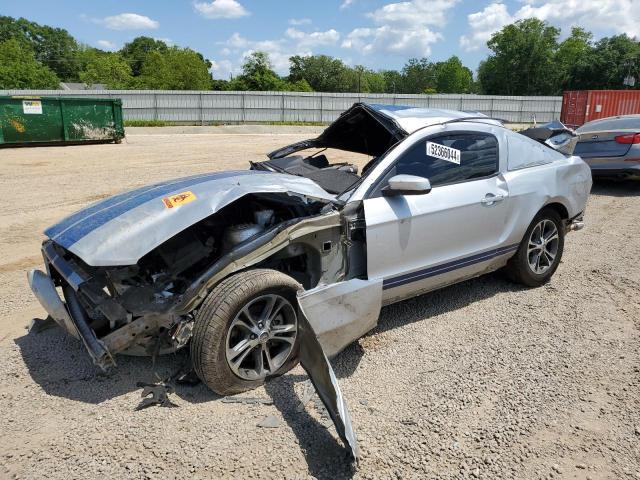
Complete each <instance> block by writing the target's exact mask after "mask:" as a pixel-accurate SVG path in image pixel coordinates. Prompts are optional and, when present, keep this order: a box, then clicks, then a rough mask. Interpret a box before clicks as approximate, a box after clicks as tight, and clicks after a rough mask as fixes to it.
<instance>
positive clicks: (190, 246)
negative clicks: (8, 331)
mask: <svg viewBox="0 0 640 480" xmlns="http://www.w3.org/2000/svg"><path fill="white" fill-rule="evenodd" d="M356 217H357V213H354V215H353V219H352V220H353V221H348V222H347V224H345V225H343V224H342V219H341V218H340V215H339V214H338V213H337V212H335V211H334V210H333V207H332V205H331V204H330V203H329V202H323V201H318V200H316V199H307V198H305V197H304V196H298V195H287V194H248V195H245V196H244V197H242V198H240V199H239V200H237V201H235V202H233V203H231V204H229V205H227V206H226V207H224V208H222V209H221V210H219V211H218V212H216V213H215V214H214V215H211V216H210V217H207V218H205V219H204V220H202V221H200V222H198V223H196V224H194V225H192V226H191V227H189V228H187V229H186V230H184V231H182V232H180V233H179V234H177V235H175V236H174V237H172V238H170V239H169V240H167V241H166V242H164V243H162V244H161V245H160V246H158V247H157V248H155V249H154V250H152V251H151V252H149V253H148V254H147V255H145V256H143V257H142V258H141V259H140V260H139V261H138V262H137V263H136V264H135V265H130V266H121V267H120V266H118V267H95V266H90V265H87V264H86V263H85V262H83V261H82V260H81V259H80V258H79V257H77V256H76V255H74V254H73V253H71V252H69V251H67V250H65V249H63V248H62V247H60V246H59V245H57V244H55V243H54V242H48V243H46V244H45V248H44V249H43V251H44V253H45V258H48V262H49V263H48V270H49V272H50V274H51V277H52V278H53V280H54V282H55V284H56V285H57V286H60V287H62V290H63V294H64V297H65V300H66V302H67V305H68V306H69V308H70V309H71V307H72V306H73V305H76V304H77V306H78V307H80V308H76V309H75V313H76V315H74V320H76V321H77V320H78V318H77V317H84V320H85V321H86V323H87V327H88V330H87V331H86V332H85V333H88V334H89V336H92V334H91V332H93V335H95V339H96V340H97V342H98V344H99V343H103V344H104V348H100V346H99V345H98V344H96V345H94V348H93V349H92V348H89V351H90V353H91V350H94V354H93V355H92V356H93V359H94V362H95V363H96V364H97V365H99V366H101V367H103V368H104V367H106V366H108V365H109V364H111V363H115V362H114V361H113V358H112V354H115V353H125V354H132V355H152V354H154V353H168V352H170V351H173V350H176V349H178V348H181V347H183V346H184V345H185V344H186V343H187V342H188V341H189V339H190V336H191V329H192V326H193V314H194V312H193V307H194V306H196V305H197V304H198V303H199V301H201V299H202V298H203V296H204V295H206V291H207V286H208V285H213V284H215V282H216V281H217V279H218V278H219V277H220V276H224V275H226V274H227V273H226V272H227V271H229V269H231V270H233V271H235V270H238V269H239V266H238V265H237V264H236V263H234V262H235V261H237V259H238V258H243V259H244V260H245V261H246V262H248V263H249V264H250V265H251V266H252V267H261V268H271V269H275V270H278V271H281V272H284V273H286V274H288V275H289V276H291V277H292V278H294V279H296V280H297V281H298V282H299V283H300V284H302V285H303V286H304V287H305V288H307V289H308V288H313V287H315V286H316V285H318V283H319V282H320V281H321V280H324V281H325V282H328V283H333V282H335V281H337V280H339V279H341V278H344V276H345V275H347V274H348V275H349V276H350V277H352V276H358V275H363V274H364V269H365V262H364V259H363V256H364V229H362V228H358V225H362V224H363V222H358V221H357V218H356ZM345 231H346V232H347V233H348V235H349V238H348V239H346V238H345V237H343V232H345ZM296 232H297V233H296ZM279 239H281V240H280V241H278V240H279ZM282 240H284V241H282ZM70 272H73V275H79V276H80V277H81V278H82V281H81V282H79V285H74V286H75V287H76V288H69V286H70V285H69V283H70V280H71V277H72V274H71V273H70ZM72 310H73V309H72ZM82 321H83V319H82V318H81V322H82ZM100 352H103V353H100ZM105 352H108V353H105Z"/></svg>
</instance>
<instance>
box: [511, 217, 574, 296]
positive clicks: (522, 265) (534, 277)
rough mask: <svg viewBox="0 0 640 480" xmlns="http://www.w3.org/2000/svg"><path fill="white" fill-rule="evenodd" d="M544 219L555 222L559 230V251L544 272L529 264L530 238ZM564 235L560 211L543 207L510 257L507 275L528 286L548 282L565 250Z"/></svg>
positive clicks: (537, 285)
mask: <svg viewBox="0 0 640 480" xmlns="http://www.w3.org/2000/svg"><path fill="white" fill-rule="evenodd" d="M544 220H548V221H551V222H553V223H554V224H555V226H556V229H557V231H558V242H557V253H556V255H555V258H554V259H553V262H551V265H550V268H548V269H547V270H546V271H544V272H543V273H536V272H535V271H534V270H533V269H532V267H531V266H530V265H529V254H528V247H529V239H530V238H531V234H532V232H533V230H534V229H535V228H536V226H537V225H539V224H540V222H542V221H544ZM564 235H565V231H564V222H563V221H562V218H561V217H560V215H559V214H558V212H556V211H555V210H553V209H551V208H544V209H542V210H541V211H540V212H538V214H537V215H536V216H535V217H534V219H533V220H532V221H531V224H530V225H529V228H527V232H526V233H525V234H524V237H523V239H522V241H521V242H520V246H519V247H518V251H517V252H516V254H515V255H514V256H513V257H512V258H511V259H509V262H508V263H507V266H506V267H505V273H506V274H507V276H508V277H509V278H510V279H511V280H512V281H514V282H516V283H520V284H522V285H526V286H527V287H539V286H541V285H544V284H545V283H547V282H548V281H549V279H550V278H551V277H552V276H553V274H554V273H555V271H556V270H557V268H558V265H560V260H561V259H562V252H563V250H564Z"/></svg>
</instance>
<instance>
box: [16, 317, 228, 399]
mask: <svg viewBox="0 0 640 480" xmlns="http://www.w3.org/2000/svg"><path fill="white" fill-rule="evenodd" d="M15 343H16V345H17V346H18V348H19V349H20V353H21V355H22V359H23V360H24V363H25V365H26V366H27V369H28V370H29V374H30V375H31V378H33V380H34V381H35V382H36V383H37V384H38V385H40V387H41V388H42V389H43V390H44V391H45V392H46V393H47V394H48V395H54V396H57V397H63V398H68V399H71V400H77V401H81V402H85V403H93V404H98V403H102V402H104V401H106V400H109V399H111V398H114V397H118V396H120V395H124V394H127V393H130V392H132V391H138V390H140V391H141V389H140V388H139V387H138V386H136V383H137V382H144V383H155V382H157V381H158V377H157V376H156V375H155V373H154V368H153V365H152V362H151V360H150V359H149V358H148V357H127V356H124V355H118V356H117V357H116V362H117V366H116V368H112V369H110V370H109V371H108V372H102V371H100V370H99V369H98V368H97V367H95V366H94V365H93V364H92V363H91V360H90V359H89V356H88V355H87V353H86V351H85V349H84V347H83V346H82V344H81V343H80V342H79V341H78V340H76V339H75V338H72V337H71V336H70V335H68V334H67V333H65V332H64V331H62V329H60V328H58V327H52V328H49V329H47V330H45V331H43V332H40V333H37V334H34V333H30V334H27V335H24V336H22V337H19V338H16V339H15ZM187 361H188V353H187V351H181V352H178V353H176V354H172V355H166V356H162V357H158V359H157V361H156V365H155V372H157V374H158V376H160V378H162V379H166V378H168V377H170V376H172V375H173V374H175V373H176V372H177V371H178V370H179V369H180V368H181V366H182V365H184V364H185V363H186V362H187ZM176 394H177V395H178V397H180V398H184V399H185V400H187V401H190V402H204V401H211V400H214V399H217V398H219V397H218V396H217V395H215V394H214V393H212V392H211V391H210V390H208V389H207V388H206V387H205V386H203V385H198V386H196V387H189V388H187V387H185V388H183V387H181V386H178V388H177V389H176ZM134 406H135V405H132V409H133V407H134Z"/></svg>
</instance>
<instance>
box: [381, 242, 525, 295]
mask: <svg viewBox="0 0 640 480" xmlns="http://www.w3.org/2000/svg"><path fill="white" fill-rule="evenodd" d="M518 246H519V244H514V245H508V246H506V247H501V248H496V249H494V250H489V251H487V252H483V253H477V254H475V255H471V256H469V257H465V258H460V259H458V260H454V261H453V262H448V263H443V264H440V265H436V266H435V267H429V268H424V269H422V270H417V271H415V272H411V273H406V274H403V275H398V276H397V277H392V278H388V279H385V280H383V281H382V289H383V290H387V289H389V288H395V287H400V286H402V285H406V284H408V283H413V282H418V281H420V280H424V279H425V278H429V277H435V276H436V275H442V274H444V273H448V272H452V271H453V270H457V269H459V268H464V267H468V266H469V265H474V264H476V263H481V262H485V261H487V260H491V259H492V258H495V257H499V256H500V255H505V254H507V253H510V252H515V251H516V250H517V249H518Z"/></svg>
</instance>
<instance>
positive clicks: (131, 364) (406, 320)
mask: <svg viewBox="0 0 640 480" xmlns="http://www.w3.org/2000/svg"><path fill="white" fill-rule="evenodd" d="M518 290H521V287H518V286H516V285H514V284H512V283H510V282H508V281H507V280H505V279H504V278H503V276H502V275H501V274H499V273H493V274H489V275H485V276H483V277H480V278H476V279H473V280H468V281H466V282H463V283H461V284H457V285H453V286H450V287H447V288H445V289H442V290H438V291H436V292H432V293H428V294H425V295H422V296H420V297H416V298H413V299H410V300H406V301H404V302H400V303H397V304H394V305H391V306H388V307H385V308H383V310H382V312H381V315H380V320H379V323H378V326H377V327H376V328H375V329H374V330H373V331H372V332H370V333H369V334H367V335H366V337H375V335H376V334H378V333H381V332H384V331H387V330H390V329H393V328H397V327H401V326H403V325H407V324H410V323H413V322H416V321H421V320H427V319H429V318H430V317H431V316H434V315H437V314H441V313H445V312H448V311H452V310H457V309H459V308H462V307H464V306H466V305H468V304H470V303H472V302H476V301H478V300H483V299H486V298H490V297H492V296H494V295H496V294H499V293H503V292H513V291H518ZM15 342H16V344H17V345H18V347H19V348H20V352H21V354H22V358H23V360H24V362H25V364H26V366H27V368H28V370H29V373H30V375H31V377H32V378H33V380H34V381H35V382H36V383H37V384H38V385H40V386H41V387H42V389H43V390H44V391H45V392H46V393H47V394H48V395H55V396H59V397H64V398H69V399H72V400H78V401H81V402H85V403H92V404H98V403H102V402H104V401H106V400H109V399H111V398H114V397H117V396H120V395H123V394H127V393H130V392H132V391H136V390H140V389H139V387H137V386H136V383H137V382H148V383H153V382H156V381H157V380H158V377H157V376H156V375H155V373H156V372H157V374H158V375H159V376H160V378H163V379H166V378H169V377H171V376H172V375H174V374H175V373H177V372H178V371H179V370H180V369H181V367H182V366H183V365H186V363H187V362H188V349H185V350H182V351H181V352H178V353H176V354H173V355H167V356H163V357H159V358H158V359H157V362H156V366H155V372H154V368H153V366H152V362H151V360H150V359H149V358H147V357H127V356H122V355H120V356H117V357H116V361H117V362H118V365H117V367H116V368H113V369H111V370H110V371H109V372H107V373H102V372H100V371H99V370H97V369H96V367H94V366H93V365H92V363H91V361H90V359H89V357H88V355H87V354H86V352H85V351H84V348H83V347H82V345H81V343H80V342H79V341H77V340H76V339H74V338H72V337H70V336H69V335H67V334H66V333H65V332H63V331H62V330H61V329H59V328H57V327H54V328H50V329H48V330H45V331H43V332H41V333H38V334H27V335H24V336H22V337H20V338H17V339H16V340H15ZM372 350H374V349H372ZM365 351H366V350H365V348H363V347H362V345H361V344H360V343H358V342H355V343H353V344H351V345H349V346H348V347H347V348H346V349H345V350H344V351H343V352H341V353H340V354H339V355H337V356H336V357H335V358H333V359H332V361H331V364H332V366H333V368H334V370H335V373H336V376H337V377H338V378H347V377H350V376H351V375H353V374H354V372H355V371H356V370H357V368H358V365H359V364H360V361H361V359H362V357H363V355H364V353H365ZM307 379H308V377H307V376H306V375H299V374H289V375H285V376H282V377H279V378H275V379H273V380H271V381H269V382H267V383H266V384H265V390H266V392H267V393H268V395H269V396H270V397H271V398H272V399H273V403H274V406H275V407H276V408H277V409H278V410H279V411H280V413H281V414H282V417H283V418H284V420H285V422H286V423H287V425H288V426H289V427H290V428H291V430H292V431H293V432H294V434H295V435H296V438H297V439H298V442H299V444H300V448H301V451H302V452H303V454H304V456H305V459H306V462H307V464H308V467H309V473H310V474H311V475H313V476H314V477H315V478H319V479H324V478H327V479H329V478H331V479H334V478H347V479H348V478H352V477H353V474H354V473H355V472H354V471H353V469H352V465H351V462H350V460H349V456H348V453H347V450H346V449H345V448H344V447H343V445H342V442H341V441H340V440H339V439H338V438H336V437H335V436H334V435H333V434H332V433H331V432H332V431H333V430H332V427H331V429H327V428H326V426H325V425H323V424H322V423H320V422H319V421H318V420H316V419H315V418H314V417H313V416H311V415H310V414H309V412H308V411H307V410H306V409H299V408H298V404H299V402H300V400H299V399H298V396H297V395H296V393H295V390H294V385H295V384H296V383H298V382H303V381H306V380H307ZM175 394H176V395H177V396H178V397H179V398H181V399H183V400H185V401H188V402H191V403H201V402H209V401H212V400H218V399H220V397H219V396H218V395H216V394H214V393H213V392H211V391H210V390H209V389H208V388H207V387H205V386H204V385H203V384H199V385H196V386H184V385H176V392H175ZM347 401H348V402H349V404H353V403H354V402H356V401H357V399H356V398H348V399H347ZM134 406H135V405H133V404H132V406H131V409H132V411H133V407H134ZM352 408H353V407H352ZM355 430H356V433H357V425H356V426H355ZM327 459H332V460H331V461H328V460H327Z"/></svg>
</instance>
